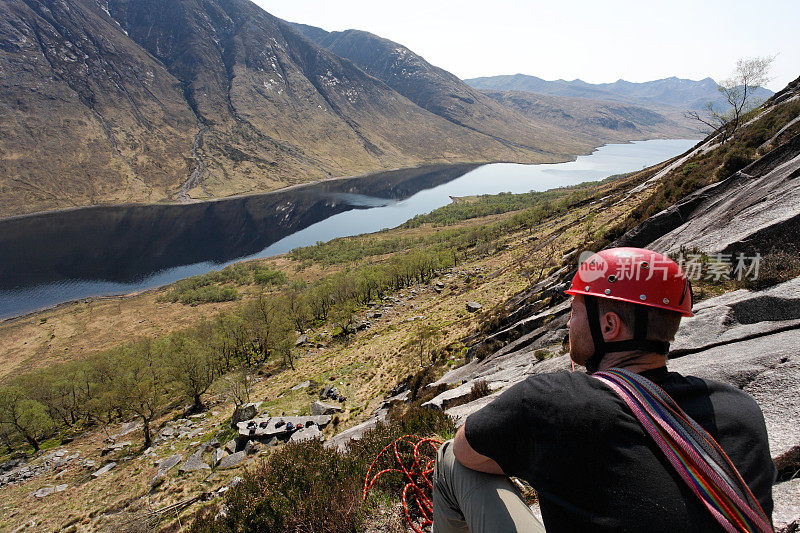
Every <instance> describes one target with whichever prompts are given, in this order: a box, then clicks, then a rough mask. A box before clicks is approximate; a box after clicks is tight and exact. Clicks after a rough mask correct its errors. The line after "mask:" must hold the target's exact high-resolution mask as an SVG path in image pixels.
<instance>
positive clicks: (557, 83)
mask: <svg viewBox="0 0 800 533" xmlns="http://www.w3.org/2000/svg"><path fill="white" fill-rule="evenodd" d="M464 81H465V83H467V84H468V85H470V86H471V87H474V88H476V89H482V90H494V91H509V90H515V91H526V92H533V93H540V94H548V95H553V96H570V97H581V98H599V99H602V100H614V101H626V102H627V103H629V104H634V103H638V104H640V105H641V104H649V105H657V106H671V107H680V108H682V109H695V110H701V109H703V108H704V107H705V105H706V103H707V102H715V103H717V104H720V103H721V101H720V96H719V93H718V91H717V82H715V81H714V80H713V79H711V78H710V77H706V78H703V79H702V80H691V79H685V78H678V77H676V76H670V77H668V78H661V79H657V80H651V81H646V82H630V81H626V80H624V79H619V80H617V81H615V82H611V83H588V82H585V81H583V80H580V79H575V80H571V81H568V80H563V79H558V80H552V81H547V80H544V79H542V78H539V77H537V76H531V75H527V74H511V75H500V76H486V77H479V78H471V79H467V80H464ZM772 94H774V93H773V92H772V91H770V90H769V89H765V88H759V89H758V90H757V91H756V97H757V98H759V99H761V100H766V99H767V98H769V97H770V96H772Z"/></svg>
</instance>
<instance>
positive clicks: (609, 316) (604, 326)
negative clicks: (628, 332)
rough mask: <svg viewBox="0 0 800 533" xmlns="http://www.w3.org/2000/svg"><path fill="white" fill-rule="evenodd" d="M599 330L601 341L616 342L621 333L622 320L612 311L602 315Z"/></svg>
mask: <svg viewBox="0 0 800 533" xmlns="http://www.w3.org/2000/svg"><path fill="white" fill-rule="evenodd" d="M601 322H602V323H601V325H600V328H601V330H602V332H603V340H605V341H606V342H611V341H614V340H617V339H618V337H619V336H620V334H621V333H622V331H623V325H622V320H621V319H620V318H619V315H618V314H617V313H615V312H613V311H609V312H608V313H605V314H604V315H603V320H602V321H601Z"/></svg>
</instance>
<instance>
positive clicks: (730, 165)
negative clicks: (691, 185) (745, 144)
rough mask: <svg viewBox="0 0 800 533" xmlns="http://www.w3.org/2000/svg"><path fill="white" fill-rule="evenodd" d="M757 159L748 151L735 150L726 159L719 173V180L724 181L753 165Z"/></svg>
mask: <svg viewBox="0 0 800 533" xmlns="http://www.w3.org/2000/svg"><path fill="white" fill-rule="evenodd" d="M754 159H755V156H754V154H753V153H752V152H749V151H746V150H742V149H739V150H733V151H732V152H730V153H729V154H728V156H727V157H726V158H725V161H724V162H723V163H722V166H721V167H720V168H719V170H718V171H717V178H718V179H720V180H724V179H726V178H728V177H730V176H732V175H733V174H735V173H736V172H738V171H739V170H741V169H743V168H744V167H746V166H747V165H749V164H750V163H752V162H753V161H754Z"/></svg>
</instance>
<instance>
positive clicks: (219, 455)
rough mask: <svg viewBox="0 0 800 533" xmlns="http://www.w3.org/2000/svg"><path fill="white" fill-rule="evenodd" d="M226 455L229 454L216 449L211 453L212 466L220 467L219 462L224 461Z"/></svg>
mask: <svg viewBox="0 0 800 533" xmlns="http://www.w3.org/2000/svg"><path fill="white" fill-rule="evenodd" d="M226 455H227V453H226V452H225V450H221V449H219V448H214V451H213V452H211V466H212V467H214V468H216V467H217V465H219V462H220V461H222V459H223V458H225V456H226Z"/></svg>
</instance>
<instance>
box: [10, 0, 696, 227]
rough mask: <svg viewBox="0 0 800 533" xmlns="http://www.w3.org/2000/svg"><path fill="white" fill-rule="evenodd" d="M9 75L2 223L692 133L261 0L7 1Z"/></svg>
mask: <svg viewBox="0 0 800 533" xmlns="http://www.w3.org/2000/svg"><path fill="white" fill-rule="evenodd" d="M0 73H2V76H0V216H8V215H15V214H23V213H30V212H35V211H42V210H50V209H58V208H65V207H73V206H81V205H92V204H103V203H105V204H109V203H110V204H118V203H125V202H185V201H190V200H193V199H203V198H213V197H222V196H229V195H233V194H245V193H253V192H260V191H267V190H272V189H276V188H280V187H285V186H288V185H293V184H298V183H303V182H307V181H311V180H315V179H320V178H326V177H329V176H343V175H356V174H360V173H365V172H371V171H376V170H382V169H387V168H397V167H408V166H415V165H421V164H429V163H461V162H490V161H514V162H524V163H539V162H554V161H563V160H566V159H569V158H570V157H572V156H574V155H577V154H580V153H586V152H589V151H591V150H592V149H593V148H594V147H596V146H599V145H601V144H604V143H607V142H612V141H624V140H635V139H644V138H653V137H679V136H684V137H685V136H690V135H693V132H692V131H691V129H689V128H687V127H686V126H687V125H686V124H685V123H683V122H681V120H680V119H676V118H675V117H674V116H672V115H670V114H669V113H662V112H661V111H660V110H658V109H656V110H654V111H652V112H651V110H650V109H649V108H648V107H647V106H638V104H630V103H626V104H625V105H624V106H619V105H610V104H609V102H590V101H587V100H585V99H584V100H580V101H572V100H568V99H562V100H559V101H556V100H553V99H550V100H545V99H542V98H539V99H538V100H537V104H536V106H538V107H536V106H532V104H530V103H528V104H525V105H519V101H521V99H522V100H524V98H513V99H512V98H510V97H499V96H498V95H491V94H483V93H481V92H480V91H477V90H475V89H474V88H472V87H470V86H468V85H467V84H465V83H463V82H462V81H461V80H459V79H458V78H457V77H455V76H453V75H452V74H450V73H448V72H446V71H444V70H442V69H440V68H438V67H435V66H433V65H431V64H430V63H428V62H427V61H425V60H424V59H423V58H422V57H420V56H419V55H417V54H415V53H413V52H411V51H410V50H408V49H407V48H406V47H404V46H402V45H400V44H398V43H393V42H392V41H388V40H386V39H382V38H380V37H377V36H375V35H372V34H369V33H366V32H360V31H348V32H341V33H335V32H334V33H329V32H326V31H324V30H321V29H319V28H312V27H308V26H301V25H292V24H290V23H287V22H285V21H282V20H280V19H278V18H276V17H274V16H272V15H270V14H269V13H267V12H265V11H264V10H262V9H261V8H259V7H258V6H256V5H255V4H253V3H252V2H250V1H249V0H169V1H164V0H59V1H50V0H47V1H45V0H0ZM534 107H536V110H535V112H534V111H532V110H533V108H534ZM563 115H570V116H571V117H572V118H571V119H565V118H564V116H563Z"/></svg>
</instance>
